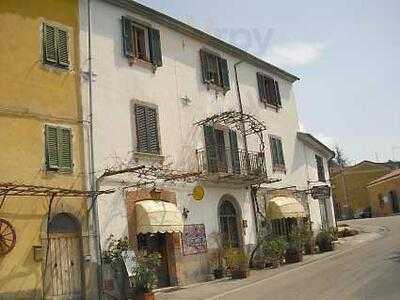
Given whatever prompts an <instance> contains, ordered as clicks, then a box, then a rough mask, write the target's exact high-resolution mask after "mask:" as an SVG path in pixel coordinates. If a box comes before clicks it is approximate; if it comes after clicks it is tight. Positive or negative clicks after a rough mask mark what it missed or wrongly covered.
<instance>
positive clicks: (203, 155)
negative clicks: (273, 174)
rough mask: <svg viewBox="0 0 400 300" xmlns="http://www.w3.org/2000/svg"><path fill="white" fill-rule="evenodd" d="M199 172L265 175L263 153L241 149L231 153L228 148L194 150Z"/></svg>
mask: <svg viewBox="0 0 400 300" xmlns="http://www.w3.org/2000/svg"><path fill="white" fill-rule="evenodd" d="M196 153H197V161H198V166H199V171H200V172H202V173H208V174H212V173H225V174H238V175H239V174H241V175H266V174H267V170H266V162H265V156H264V154H263V153H260V152H255V151H248V155H247V158H246V152H245V151H244V150H243V149H239V150H238V151H235V152H232V150H231V149H230V148H222V147H212V148H202V149H199V150H196Z"/></svg>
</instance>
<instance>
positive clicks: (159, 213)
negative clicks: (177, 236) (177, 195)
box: [135, 200, 183, 233]
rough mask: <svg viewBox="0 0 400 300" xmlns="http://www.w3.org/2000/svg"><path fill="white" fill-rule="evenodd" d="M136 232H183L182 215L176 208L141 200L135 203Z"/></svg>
mask: <svg viewBox="0 0 400 300" xmlns="http://www.w3.org/2000/svg"><path fill="white" fill-rule="evenodd" d="M135 210H136V232H137V233H156V232H160V233H165V232H183V220H182V213H181V212H180V211H179V209H178V207H177V206H176V205H175V204H173V203H169V202H165V201H160V200H142V201H139V202H137V203H136V205H135Z"/></svg>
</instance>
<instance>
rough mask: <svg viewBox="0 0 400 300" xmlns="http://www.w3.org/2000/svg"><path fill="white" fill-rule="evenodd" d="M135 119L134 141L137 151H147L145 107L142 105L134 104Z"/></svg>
mask: <svg viewBox="0 0 400 300" xmlns="http://www.w3.org/2000/svg"><path fill="white" fill-rule="evenodd" d="M135 119H136V141H137V146H136V147H137V151H139V152H148V151H149V150H148V149H149V147H148V143H147V129H146V108H145V107H144V106H142V105H137V104H136V105H135Z"/></svg>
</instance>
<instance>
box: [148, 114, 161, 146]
mask: <svg viewBox="0 0 400 300" xmlns="http://www.w3.org/2000/svg"><path fill="white" fill-rule="evenodd" d="M146 131H147V146H148V152H150V153H154V154H159V153H160V146H159V141H158V122H157V111H156V110H155V109H154V108H150V107H146Z"/></svg>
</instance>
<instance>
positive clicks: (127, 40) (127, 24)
mask: <svg viewBox="0 0 400 300" xmlns="http://www.w3.org/2000/svg"><path fill="white" fill-rule="evenodd" d="M122 44H123V48H124V49H123V50H124V54H125V56H126V57H134V49H133V26H132V21H131V20H130V19H128V18H126V17H122Z"/></svg>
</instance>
